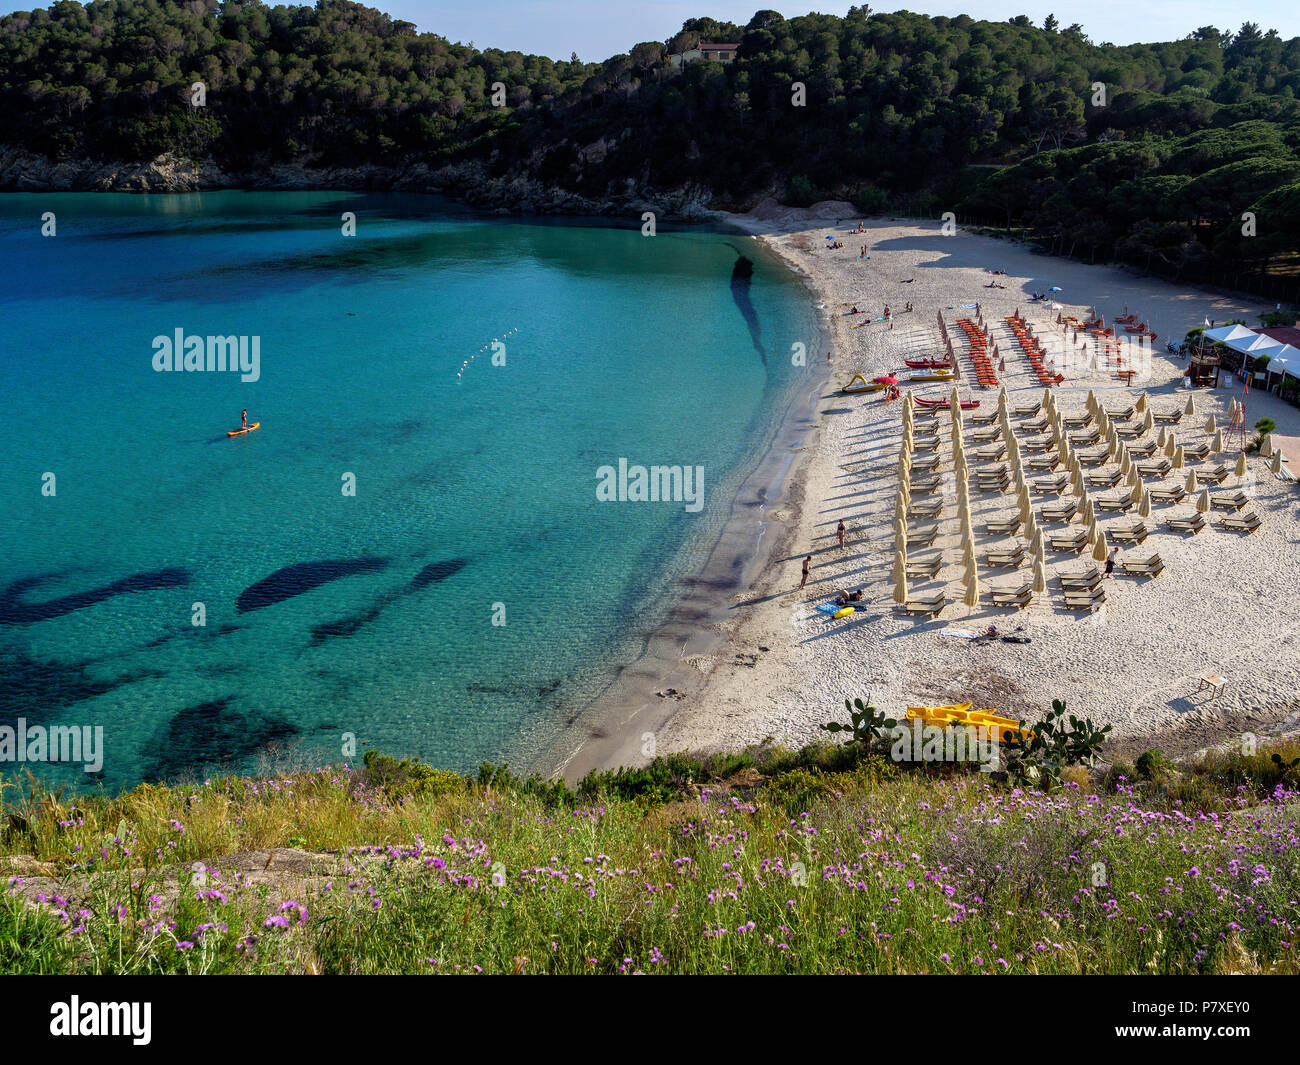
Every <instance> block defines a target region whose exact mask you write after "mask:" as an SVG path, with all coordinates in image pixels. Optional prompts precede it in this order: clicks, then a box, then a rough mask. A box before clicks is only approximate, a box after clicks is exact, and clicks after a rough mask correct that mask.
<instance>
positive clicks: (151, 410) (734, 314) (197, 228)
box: [0, 193, 816, 786]
mask: <svg viewBox="0 0 1300 1065" xmlns="http://www.w3.org/2000/svg"><path fill="white" fill-rule="evenodd" d="M44 211H54V212H55V214H56V216H57V224H58V235H57V236H56V237H53V238H43V237H41V235H40V232H39V226H40V216H41V213H42V212H44ZM343 211H354V212H356V214H357V217H358V231H357V236H356V237H352V238H344V237H342V236H341V235H340V232H339V225H340V221H339V216H340V214H341V213H342V212H343ZM737 249H741V250H743V251H744V252H745V253H746V254H748V255H750V256H751V257H753V258H754V259H755V260H756V269H755V273H754V277H753V281H752V285H751V288H750V292H749V298H750V301H751V302H752V306H753V311H754V313H755V314H756V316H757V321H756V324H757V326H758V328H759V334H760V337H761V341H762V345H763V347H764V349H765V352H766V362H765V361H764V359H763V357H762V356H761V355H760V353H759V351H757V350H756V349H755V345H754V341H753V338H752V336H751V330H750V328H749V325H748V323H747V322H746V320H745V317H744V315H743V314H742V310H741V307H740V305H739V304H738V302H737V300H736V298H735V297H734V296H733V292H732V286H731V272H732V268H733V265H734V263H735V261H736V258H737ZM0 254H3V258H4V265H5V275H6V277H7V278H8V279H9V280H8V282H7V284H6V285H5V288H4V291H3V294H2V295H0V313H3V315H4V326H5V328H4V332H3V341H0V352H2V354H0V413H2V414H3V417H4V419H5V422H6V424H7V425H9V426H10V427H11V429H12V427H20V428H19V429H18V430H17V431H11V432H10V434H9V435H8V438H7V440H6V444H5V460H4V462H3V463H0V534H2V539H3V551H2V552H0V725H4V724H13V723H14V721H15V720H16V719H17V718H19V717H24V718H25V719H26V721H27V723H28V725H29V726H30V725H32V724H35V723H44V724H77V725H102V726H104V739H105V749H106V761H105V765H104V769H103V780H104V781H105V782H106V783H107V784H109V785H111V786H120V785H123V784H130V783H134V782H136V781H138V780H140V779H146V778H148V779H152V778H157V777H175V776H178V775H184V774H186V773H195V772H200V771H202V769H204V768H207V767H210V766H212V765H213V764H225V765H228V766H230V767H232V768H236V769H249V768H252V767H253V765H254V762H255V759H256V757H257V753H258V751H259V749H260V748H262V747H263V746H264V744H266V743H267V742H268V741H275V742H282V743H293V744H298V745H302V746H305V747H308V748H310V749H311V750H313V751H319V752H320V753H321V754H323V755H326V756H329V757H331V758H338V757H339V756H340V750H341V742H342V734H343V733H344V732H351V733H354V734H355V735H356V736H357V738H358V741H359V743H361V744H362V745H363V748H362V749H364V745H366V744H368V745H370V746H375V747H379V748H381V749H383V750H386V751H392V752H397V753H404V754H418V755H420V756H421V757H423V758H424V759H426V760H427V761H430V762H433V763H435V764H439V765H443V766H447V767H451V768H457V769H466V768H471V767H473V766H475V765H477V764H478V762H480V761H482V760H485V759H493V760H501V759H503V758H506V757H513V758H516V759H518V758H520V757H527V755H528V754H529V752H530V751H533V750H536V749H537V748H538V746H539V745H541V744H543V743H545V742H546V741H547V740H548V739H549V738H551V737H553V736H554V735H555V733H556V731H557V730H558V729H559V728H560V727H562V725H563V723H564V721H565V720H566V718H567V717H568V716H570V715H571V713H572V712H573V710H574V709H576V707H577V706H578V705H579V704H580V703H581V702H582V701H585V700H586V699H588V698H590V697H591V696H592V695H594V694H595V693H596V692H597V691H598V690H599V689H600V688H601V687H602V686H603V685H604V684H605V683H606V682H607V681H608V679H609V676H610V669H611V667H613V666H615V665H617V664H619V663H621V662H626V661H628V660H630V659H631V658H632V657H633V656H635V655H636V654H637V653H638V651H639V649H640V647H641V637H640V635H639V634H641V633H644V632H646V631H648V630H649V629H650V628H652V627H653V626H654V625H655V624H656V623H657V622H658V621H659V620H660V618H661V616H662V612H663V611H664V609H665V608H666V606H667V599H666V597H665V595H664V594H663V593H664V592H665V590H666V589H669V588H671V585H672V579H673V578H674V577H675V576H676V575H678V574H682V573H686V572H691V571H692V570H693V569H694V568H698V566H699V565H700V564H701V562H702V560H703V558H704V556H705V554H706V553H707V549H708V547H709V546H710V545H711V543H712V542H713V541H714V540H715V539H716V537H717V535H718V533H719V531H720V529H721V527H722V524H723V522H725V521H726V519H727V517H728V514H729V504H730V497H731V494H732V492H733V491H734V488H735V485H736V483H737V482H738V480H739V479H740V478H741V477H742V476H743V475H744V474H745V473H746V472H747V471H748V470H749V469H751V468H752V467H753V465H754V464H755V463H756V462H757V460H758V458H759V456H760V453H761V450H762V448H763V446H764V444H765V442H766V441H767V439H768V438H769V436H770V433H771V431H772V427H773V424H774V422H775V420H776V416H777V414H778V413H779V412H780V411H781V410H783V409H784V406H785V405H786V404H787V403H788V402H789V400H790V397H791V395H792V393H793V388H794V386H795V385H796V384H797V380H796V379H797V378H799V377H801V376H802V374H803V373H805V372H806V371H802V370H799V369H796V368H794V367H792V366H791V360H790V357H789V353H790V345H791V344H792V343H794V342H796V341H801V342H804V343H807V344H809V345H810V346H811V345H812V344H813V343H815V339H814V338H815V336H816V333H815V322H814V320H813V318H812V310H811V308H810V307H809V306H808V301H807V299H806V295H805V293H804V290H803V289H802V287H801V286H800V285H799V284H798V283H797V282H796V281H795V280H794V279H793V278H792V277H790V276H789V275H788V274H786V273H785V272H784V271H783V270H782V269H781V268H780V267H779V266H778V265H776V264H775V263H773V262H772V261H770V260H769V259H767V258H766V257H764V256H762V255H761V254H760V253H758V252H757V250H756V242H754V241H750V240H748V239H746V238H741V237H735V236H726V235H720V234H711V233H698V232H693V233H664V232H662V231H661V233H660V235H659V236H657V237H655V238H653V239H648V238H645V237H642V236H641V235H640V233H639V230H638V229H637V228H635V227H633V226H632V225H631V224H630V225H629V228H628V229H627V230H616V229H608V228H594V227H579V226H561V225H550V224H523V223H519V222H516V221H493V220H488V221H485V220H483V219H481V218H474V217H469V216H465V215H463V214H460V213H457V212H455V211H453V210H449V209H448V208H447V207H446V206H445V205H443V204H441V203H439V202H438V201H436V200H432V199H429V198H419V197H395V196H366V195H356V194H344V193H216V194H213V193H203V194H196V195H187V196H152V197H130V196H107V195H101V196H95V195H71V194H69V195H51V196H34V195H17V194H16V195H6V196H0ZM177 328H182V329H184V330H185V332H186V334H187V335H189V334H199V335H204V336H206V335H208V334H219V335H230V334H234V335H249V336H254V335H255V336H258V337H260V379H259V380H258V381H256V382H255V383H243V382H241V381H240V380H239V377H238V375H236V374H233V373H229V372H227V373H224V374H218V373H206V372H204V373H157V372H155V371H154V370H153V368H152V365H151V362H152V358H153V346H152V342H153V338H154V337H155V336H158V335H171V334H172V333H173V331H174V330H175V329H177ZM511 330H517V332H516V333H514V334H512V335H510V336H508V337H507V338H506V341H505V343H506V365H505V366H504V367H495V366H493V365H492V364H491V363H490V361H489V359H490V356H491V351H490V350H489V351H484V352H482V353H481V354H478V355H477V358H476V359H475V361H474V362H472V363H471V365H470V366H469V368H468V369H467V370H466V371H465V373H464V375H463V377H462V378H461V379H460V380H458V379H457V376H456V375H457V371H458V370H459V368H460V365H461V363H462V362H463V361H464V360H465V359H466V358H468V357H469V356H470V355H474V354H475V353H477V352H479V351H480V349H482V348H484V346H485V345H490V344H491V342H492V340H493V338H495V337H501V336H503V335H505V334H507V333H508V332H509V331H511ZM815 358H816V352H815V351H814V352H812V354H811V355H810V361H815ZM244 407H247V408H248V410H249V421H250V422H252V421H260V422H261V423H262V428H261V429H260V430H259V431H258V432H256V433H254V434H251V435H249V436H247V437H242V438H238V439H228V438H227V437H226V436H225V431H226V430H227V429H233V428H236V427H237V426H238V422H239V412H240V410H241V409H242V408H244ZM620 457H627V458H628V460H629V461H630V462H633V463H637V462H640V463H644V464H651V463H655V464H667V465H672V464H682V465H686V464H689V465H692V466H703V467H704V471H705V472H704V490H705V505H704V508H703V510H701V511H700V512H699V513H688V512H687V511H685V510H684V508H683V506H682V505H681V504H670V503H662V504H651V503H643V504H635V503H601V502H598V501H597V499H596V492H595V487H596V470H597V468H598V467H599V466H601V465H604V464H607V463H608V464H616V463H617V461H618V459H619V458H620ZM46 472H51V473H53V474H54V475H55V477H56V478H57V481H56V489H57V494H56V495H54V496H43V495H42V493H41V485H42V475H43V474H44V473H46ZM344 474H353V475H354V476H355V479H356V495H355V496H354V497H349V496H345V495H344V494H343V493H342V492H341V490H340V489H341V487H342V484H343V480H342V478H343V476H344ZM320 563H328V565H315V564H320ZM291 566H294V567H306V569H305V570H303V569H299V570H297V571H291V572H289V573H288V574H285V575H283V576H282V577H279V578H277V577H274V576H273V575H274V574H276V573H278V572H279V571H281V570H282V569H284V568H285V567H291ZM268 578H270V581H269V584H268V585H259V584H258V582H262V581H265V580H267V579H268ZM313 584H314V585H315V586H314V587H311V585H313ZM250 589H252V590H251V591H250ZM304 589H307V590H304ZM241 597H243V598H242V599H241ZM195 603H202V604H204V607H205V609H206V615H207V616H206V625H205V626H202V627H198V626H194V625H193V624H192V623H191V622H192V611H193V606H194V604H195ZM498 603H501V604H504V608H505V622H506V623H505V625H503V626H501V625H494V624H492V622H493V616H494V604H498ZM241 607H242V608H243V609H241ZM498 617H499V613H498ZM13 768H14V767H13V765H12V764H9V765H3V764H0V771H3V772H12V770H13ZM28 768H31V769H33V770H35V771H37V772H38V773H40V774H42V775H45V776H48V777H52V778H56V779H60V780H69V781H71V780H80V781H82V782H84V781H85V780H86V779H87V778H86V776H85V774H84V773H81V772H80V770H79V769H78V770H77V771H75V772H74V771H71V770H68V769H66V768H56V767H53V766H47V767H41V766H39V765H34V764H32V765H29V766H28Z"/></svg>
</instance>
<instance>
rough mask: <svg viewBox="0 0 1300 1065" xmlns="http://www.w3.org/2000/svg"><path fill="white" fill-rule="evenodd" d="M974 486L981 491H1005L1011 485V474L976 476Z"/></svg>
mask: <svg viewBox="0 0 1300 1065" xmlns="http://www.w3.org/2000/svg"><path fill="white" fill-rule="evenodd" d="M975 487H976V488H977V489H979V490H980V491H981V492H1005V491H1006V490H1007V489H1008V488H1010V487H1011V474H1009V473H1004V474H1002V475H1001V476H997V477H980V478H977V479H976V481H975Z"/></svg>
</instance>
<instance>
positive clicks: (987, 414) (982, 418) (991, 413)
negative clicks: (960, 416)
mask: <svg viewBox="0 0 1300 1065" xmlns="http://www.w3.org/2000/svg"><path fill="white" fill-rule="evenodd" d="M970 420H971V422H972V423H973V424H975V425H992V424H993V423H994V422H995V421H997V420H998V409H997V407H993V408H991V409H990V410H987V411H980V412H979V413H978V414H972V415H971V416H970Z"/></svg>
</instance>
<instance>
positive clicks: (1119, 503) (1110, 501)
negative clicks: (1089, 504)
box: [1096, 495, 1133, 514]
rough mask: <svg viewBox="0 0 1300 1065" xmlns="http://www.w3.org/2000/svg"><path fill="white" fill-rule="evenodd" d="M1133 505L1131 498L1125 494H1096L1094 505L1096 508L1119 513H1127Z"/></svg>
mask: <svg viewBox="0 0 1300 1065" xmlns="http://www.w3.org/2000/svg"><path fill="white" fill-rule="evenodd" d="M1132 506H1133V500H1132V499H1131V498H1130V497H1129V496H1127V495H1122V496H1098V497H1097V499H1096V507H1097V509H1098V510H1114V511H1118V512H1119V513H1121V514H1127V513H1128V512H1129V510H1130V508H1131V507H1132Z"/></svg>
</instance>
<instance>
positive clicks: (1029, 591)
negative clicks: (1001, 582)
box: [989, 584, 1034, 610]
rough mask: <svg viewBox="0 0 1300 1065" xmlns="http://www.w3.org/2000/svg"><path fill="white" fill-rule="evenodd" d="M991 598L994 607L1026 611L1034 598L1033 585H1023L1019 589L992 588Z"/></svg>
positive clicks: (990, 590) (990, 591)
mask: <svg viewBox="0 0 1300 1065" xmlns="http://www.w3.org/2000/svg"><path fill="white" fill-rule="evenodd" d="M989 598H990V599H991V600H992V602H993V605H994V606H1002V607H1015V608H1016V609H1017V610H1024V609H1025V607H1027V606H1028V605H1029V604H1030V602H1032V601H1033V598H1034V589H1033V586H1032V585H1028V584H1025V585H1022V586H1021V587H1019V588H990V589H989Z"/></svg>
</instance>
